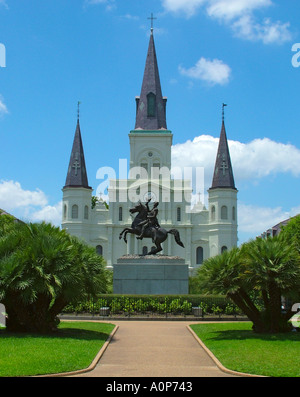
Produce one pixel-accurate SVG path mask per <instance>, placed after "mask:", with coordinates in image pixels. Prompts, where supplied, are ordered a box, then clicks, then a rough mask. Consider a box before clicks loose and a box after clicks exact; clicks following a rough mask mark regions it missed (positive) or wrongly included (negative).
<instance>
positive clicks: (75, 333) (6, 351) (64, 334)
mask: <svg viewBox="0 0 300 397" xmlns="http://www.w3.org/2000/svg"><path fill="white" fill-rule="evenodd" d="M113 329H114V325H113V324H107V323H96V322H95V323H93V322H82V323H80V322H61V324H60V326H59V329H58V331H57V332H56V333H55V334H53V335H43V336H41V335H33V334H11V333H7V332H6V331H5V330H4V329H0V376H28V375H42V374H50V373H58V372H68V371H74V370H78V369H83V368H87V367H88V366H89V365H90V364H91V362H92V361H93V359H94V358H95V356H96V355H97V353H98V352H99V350H100V349H101V347H102V346H103V344H104V343H105V341H106V340H107V338H108V337H109V334H110V333H111V331H112V330H113Z"/></svg>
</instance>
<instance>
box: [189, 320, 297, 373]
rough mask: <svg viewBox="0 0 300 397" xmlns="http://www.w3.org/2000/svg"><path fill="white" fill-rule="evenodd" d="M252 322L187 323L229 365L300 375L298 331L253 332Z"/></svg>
mask: <svg viewBox="0 0 300 397" xmlns="http://www.w3.org/2000/svg"><path fill="white" fill-rule="evenodd" d="M251 326H252V323H248V322H246V323H242V322H241V323H217V324H193V325H190V327H191V328H192V329H193V331H194V332H195V333H196V334H197V335H198V336H199V338H200V339H201V340H202V342H203V343H204V344H205V345H206V346H207V347H208V349H209V350H211V351H212V352H213V354H214V355H215V356H216V357H217V358H218V360H219V361H220V362H221V363H222V364H223V365H224V366H225V367H226V368H228V369H231V370H234V371H239V372H245V373H250V374H256V375H264V376H273V377H299V376H300V333H299V332H289V333H282V334H276V335H271V334H255V333H254V332H253V331H252V330H251Z"/></svg>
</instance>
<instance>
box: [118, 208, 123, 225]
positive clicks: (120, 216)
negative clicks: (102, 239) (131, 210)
mask: <svg viewBox="0 0 300 397" xmlns="http://www.w3.org/2000/svg"><path fill="white" fill-rule="evenodd" d="M122 220H123V208H122V207H119V221H120V222H121V221H122Z"/></svg>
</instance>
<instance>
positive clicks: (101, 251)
mask: <svg viewBox="0 0 300 397" xmlns="http://www.w3.org/2000/svg"><path fill="white" fill-rule="evenodd" d="M96 252H97V254H98V255H100V256H102V255H103V248H102V245H97V247H96Z"/></svg>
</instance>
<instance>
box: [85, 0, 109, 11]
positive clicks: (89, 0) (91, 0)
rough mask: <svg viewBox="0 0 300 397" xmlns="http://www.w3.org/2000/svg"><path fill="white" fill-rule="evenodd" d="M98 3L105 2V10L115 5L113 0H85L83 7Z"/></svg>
mask: <svg viewBox="0 0 300 397" xmlns="http://www.w3.org/2000/svg"><path fill="white" fill-rule="evenodd" d="M98 4H105V5H106V7H105V8H106V10H107V11H111V10H112V9H114V8H115V7H116V4H115V0H85V2H84V7H85V6H90V5H98Z"/></svg>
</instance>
